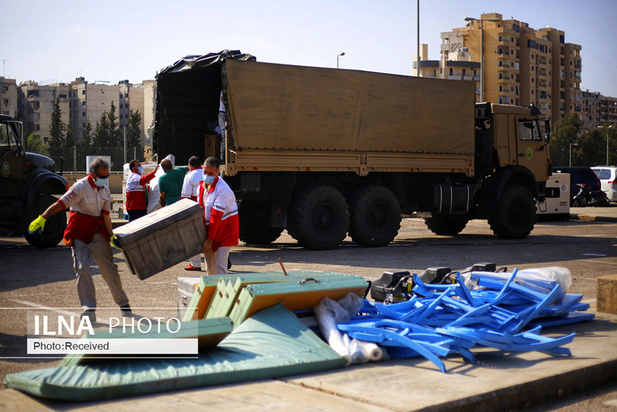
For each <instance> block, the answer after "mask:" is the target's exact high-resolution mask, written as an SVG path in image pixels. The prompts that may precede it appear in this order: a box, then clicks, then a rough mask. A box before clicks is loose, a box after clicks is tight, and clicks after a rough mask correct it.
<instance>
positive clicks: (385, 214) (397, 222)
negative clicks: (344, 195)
mask: <svg viewBox="0 0 617 412" xmlns="http://www.w3.org/2000/svg"><path fill="white" fill-rule="evenodd" d="M349 211H350V215H351V223H350V228H349V236H351V238H352V239H353V241H354V242H356V243H357V244H358V245H360V246H364V247H377V246H385V245H387V244H388V243H390V242H392V241H393V240H394V238H395V237H396V235H397V234H398V230H399V228H400V227H401V209H400V207H399V204H398V200H397V199H396V196H394V194H393V193H392V192H391V191H390V190H388V189H387V188H385V187H383V186H378V185H369V186H364V187H361V188H360V189H358V190H357V191H356V192H355V193H354V194H353V195H352V196H351V198H350V201H349Z"/></svg>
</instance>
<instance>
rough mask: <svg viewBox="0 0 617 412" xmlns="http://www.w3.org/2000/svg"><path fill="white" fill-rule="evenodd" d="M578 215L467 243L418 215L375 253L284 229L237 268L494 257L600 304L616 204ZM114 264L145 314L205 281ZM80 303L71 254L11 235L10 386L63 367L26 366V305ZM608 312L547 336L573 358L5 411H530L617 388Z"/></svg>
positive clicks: (5, 366) (367, 273) (350, 373)
mask: <svg viewBox="0 0 617 412" xmlns="http://www.w3.org/2000/svg"><path fill="white" fill-rule="evenodd" d="M572 214H573V217H574V218H575V219H573V220H570V221H567V222H539V223H538V224H537V225H536V228H535V230H534V231H533V232H532V234H531V235H530V236H529V237H528V238H526V239H522V240H515V241H513V240H502V239H497V238H495V237H494V236H493V235H492V233H491V231H490V229H489V228H488V225H487V224H486V222H483V221H473V222H470V224H469V225H468V227H467V228H466V229H465V230H464V231H463V232H462V233H461V235H459V236H456V237H444V236H436V235H433V234H432V233H431V232H430V231H428V229H426V227H425V226H424V223H423V221H422V220H421V219H418V218H406V219H404V220H403V224H402V227H401V230H400V231H399V235H398V236H397V238H396V240H395V241H394V242H393V243H392V244H391V245H389V246H388V247H384V248H376V249H364V248H359V247H357V246H355V245H354V244H353V243H352V242H351V240H350V239H346V241H345V242H344V243H343V244H342V245H341V246H340V247H338V248H336V249H334V250H331V251H309V250H304V249H302V248H300V247H298V245H297V244H296V243H295V241H294V240H293V239H291V238H290V237H288V236H287V235H286V234H285V233H284V234H283V235H282V236H281V237H280V238H279V239H278V240H277V241H276V242H275V243H274V244H273V245H271V246H269V247H252V246H246V245H240V246H238V247H237V248H234V250H233V251H232V261H233V263H234V266H233V267H232V272H235V273H250V272H271V271H280V270H281V269H280V266H279V263H278V259H279V258H281V259H282V261H283V264H284V265H285V267H286V269H287V270H288V271H289V270H294V269H299V270H319V271H334V272H343V273H353V274H356V275H359V276H363V277H364V278H366V279H368V280H372V279H376V278H378V277H379V276H380V275H381V273H382V272H384V271H385V270H409V271H416V272H419V271H421V270H423V269H425V268H427V267H432V266H449V267H451V268H452V269H462V268H465V267H467V266H470V265H472V264H473V263H477V262H486V261H492V262H495V263H497V265H499V266H508V267H509V268H514V267H518V268H529V267H545V266H564V267H567V268H568V269H570V271H571V272H572V274H573V285H572V287H571V289H570V291H569V293H582V294H583V295H584V299H585V301H587V302H589V303H590V304H591V305H592V309H594V308H595V297H596V279H597V277H598V276H602V275H608V274H615V273H617V239H616V236H617V223H615V222H617V207H609V208H583V209H580V210H578V209H574V210H572ZM116 223H117V224H119V223H120V221H117V222H116ZM115 259H116V261H117V264H118V266H119V269H120V273H121V276H122V279H123V283H124V287H125V290H126V292H127V294H128V295H129V298H130V299H131V304H132V306H133V308H134V309H135V310H134V311H135V312H136V313H138V314H139V313H143V312H144V311H146V310H148V308H152V307H167V308H169V309H170V310H173V309H175V308H176V299H177V290H176V287H177V286H176V280H177V277H179V276H192V275H193V276H194V275H199V273H194V272H192V273H191V272H186V271H184V270H183V266H184V263H181V264H178V265H176V266H174V267H172V268H170V269H168V270H166V271H164V272H162V273H160V274H157V275H155V276H153V277H152V278H149V279H146V280H144V281H140V280H138V279H136V278H135V277H134V276H133V275H131V274H130V271H129V269H128V267H127V265H126V263H125V262H124V258H123V256H122V254H121V253H120V252H116V254H115ZM93 268H95V266H93ZM95 273H98V272H95ZM94 280H95V284H96V286H97V296H98V299H99V307H110V308H113V307H114V305H113V303H112V301H111V297H110V295H109V292H108V290H107V288H106V286H105V285H104V282H103V281H102V279H101V277H100V276H97V275H95V276H94ZM76 300H77V297H76V293H75V288H74V279H73V271H72V264H71V257H70V249H69V248H66V247H57V248H54V249H39V250H37V249H33V248H31V247H29V246H28V245H27V244H26V243H25V241H23V239H15V238H0V307H2V308H14V309H3V310H2V311H1V312H0V357H2V358H3V359H1V360H0V378H1V379H4V376H6V374H8V373H12V372H17V371H22V370H31V369H37V368H43V367H51V366H55V365H56V364H57V363H58V360H57V359H32V358H21V359H17V357H19V356H23V355H24V346H25V343H24V342H25V335H26V327H25V324H24V321H23V314H22V312H20V309H17V308H23V307H24V306H27V307H36V306H38V307H43V306H45V307H50V308H52V310H54V309H55V308H66V307H73V308H74V307H75V306H76V305H77V303H76ZM32 305H35V306H32ZM75 310H78V309H77V308H75ZM110 310H112V311H117V312H118V313H119V311H118V310H117V309H110ZM597 317H598V319H597V320H596V321H593V322H588V323H585V324H580V325H573V326H570V327H561V328H558V329H554V328H553V329H551V330H550V331H549V330H547V331H546V333H547V334H553V335H556V336H562V335H563V334H566V333H570V332H576V333H577V337H576V338H575V339H574V342H573V343H572V344H570V345H568V347H569V348H570V349H571V351H572V354H573V356H572V358H552V357H550V356H547V355H544V354H540V353H535V352H534V353H528V354H523V355H520V354H519V355H515V354H505V353H501V352H495V351H491V350H482V351H481V352H482V353H477V357H478V360H479V363H478V364H476V365H471V364H466V363H464V362H463V361H462V360H461V359H457V358H451V359H448V360H447V361H446V366H447V368H448V373H446V374H442V373H441V372H439V371H438V370H437V369H436V368H435V367H434V366H433V365H432V364H431V363H430V362H427V361H424V360H422V359H412V360H407V361H399V360H397V361H392V360H391V361H386V362H381V363H375V364H367V365H361V366H352V367H348V368H345V369H341V370H337V371H332V372H326V373H321V374H314V375H307V376H299V377H290V378H285V379H275V380H267V381H261V382H256V383H247V384H242V385H229V386H221V387H213V388H204V389H195V390H189V391H178V392H173V393H168V394H159V395H152V396H148V397H140V398H130V399H121V400H112V401H107V402H98V403H66V402H51V401H46V400H40V399H37V398H32V397H29V396H27V395H24V394H21V393H19V392H17V391H14V390H10V389H9V390H6V389H3V390H0V409H1V410H36V409H48V408H51V409H60V410H73V409H80V410H103V409H109V408H115V409H118V410H128V409H130V410H146V409H152V408H157V409H178V408H185V407H192V408H197V407H203V406H204V405H207V406H208V407H210V408H212V409H214V408H217V409H218V408H226V409H230V408H234V409H239V410H263V409H266V408H267V409H269V410H283V409H294V410H316V409H317V410H349V409H358V410H460V409H462V408H464V409H476V410H504V409H509V410H516V409H525V408H529V407H533V406H536V405H542V402H545V401H547V400H551V399H560V398H561V399H562V398H564V397H567V396H570V395H571V394H573V393H577V392H581V391H583V392H584V391H586V390H589V389H590V387H598V386H599V385H601V384H604V383H606V382H617V380H616V377H615V376H614V375H615V373H616V372H615V371H617V368H616V367H615V366H617V359H616V358H617V350H616V348H617V343H616V342H617V318H616V317H615V316H613V315H607V314H597ZM474 352H475V350H474ZM540 408H541V406H540Z"/></svg>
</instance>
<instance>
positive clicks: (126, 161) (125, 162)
mask: <svg viewBox="0 0 617 412" xmlns="http://www.w3.org/2000/svg"><path fill="white" fill-rule="evenodd" d="M126 140H127V139H126V126H125V127H124V163H123V164H127V163H128V160H127V159H126V154H127V153H126V144H127V142H126Z"/></svg>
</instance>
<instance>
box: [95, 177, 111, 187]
mask: <svg viewBox="0 0 617 412" xmlns="http://www.w3.org/2000/svg"><path fill="white" fill-rule="evenodd" d="M108 181H109V178H108V177H107V178H105V179H103V178H100V177H97V178H96V180H95V181H94V184H95V185H97V186H98V187H103V186H105V185H107V182H108Z"/></svg>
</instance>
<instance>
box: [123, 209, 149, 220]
mask: <svg viewBox="0 0 617 412" xmlns="http://www.w3.org/2000/svg"><path fill="white" fill-rule="evenodd" d="M126 212H127V213H128V215H129V222H132V221H133V220H135V219H139V218H140V217H142V216H146V209H143V210H127V211H126Z"/></svg>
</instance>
